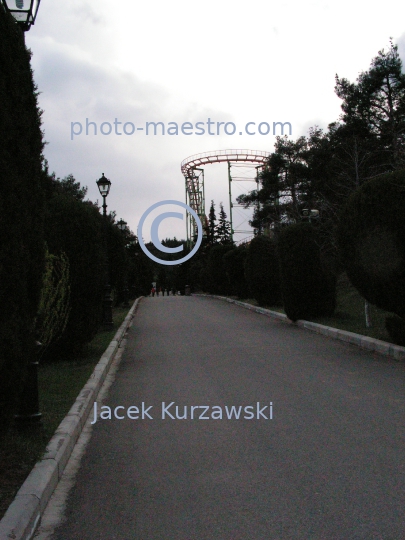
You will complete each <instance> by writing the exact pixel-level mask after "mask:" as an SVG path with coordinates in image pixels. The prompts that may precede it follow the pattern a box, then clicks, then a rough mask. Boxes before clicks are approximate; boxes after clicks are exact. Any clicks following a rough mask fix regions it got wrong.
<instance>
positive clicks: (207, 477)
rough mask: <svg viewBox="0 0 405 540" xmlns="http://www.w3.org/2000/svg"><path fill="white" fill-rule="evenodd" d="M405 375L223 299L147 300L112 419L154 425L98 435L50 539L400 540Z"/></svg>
mask: <svg viewBox="0 0 405 540" xmlns="http://www.w3.org/2000/svg"><path fill="white" fill-rule="evenodd" d="M404 375H405V368H404V365H403V364H401V363H398V362H395V361H393V360H389V359H386V358H384V357H383V356H379V355H373V354H371V353H368V352H365V351H362V350H359V349H357V348H356V347H354V346H352V345H346V344H344V343H341V342H338V341H334V340H332V339H330V338H326V337H323V336H318V335H316V334H313V333H311V332H309V331H306V330H304V329H301V328H298V327H295V326H293V325H288V324H285V323H282V322H276V321H274V320H272V319H270V318H267V317H265V316H262V315H259V314H256V313H251V312H250V311H248V310H245V309H243V308H240V307H238V306H235V305H232V304H228V303H225V302H222V301H219V300H213V299H207V298H199V297H163V298H162V297H159V298H156V297H155V298H146V299H144V300H142V302H141V304H140V306H139V308H138V311H137V314H136V316H135V319H134V324H133V326H132V328H131V329H130V332H129V339H128V345H127V348H126V350H125V352H124V355H123V359H122V363H121V366H120V369H119V371H118V373H117V377H116V380H115V383H114V384H113V386H112V387H111V390H110V393H109V397H108V399H107V400H106V401H105V402H104V406H106V405H107V406H109V407H111V408H112V409H114V408H115V407H117V406H123V407H125V408H127V407H129V406H140V407H141V404H142V402H144V404H145V407H149V406H150V405H152V406H153V408H152V409H149V411H148V413H149V414H150V415H151V416H152V417H153V420H151V419H148V418H145V419H144V420H142V419H139V420H135V419H129V418H126V419H123V420H117V419H112V420H99V421H97V422H96V424H95V425H94V431H93V436H92V439H91V441H90V443H89V445H88V448H87V451H86V454H85V456H84V458H83V461H82V466H81V468H80V471H79V474H78V478H77V483H76V485H75V487H74V488H73V490H72V492H71V495H70V498H69V501H68V508H67V512H66V517H67V520H66V522H65V523H64V524H63V525H62V526H60V527H59V528H58V529H57V531H56V533H55V535H54V537H53V538H55V540H112V539H119V540H277V539H288V540H289V539H300V540H310V539H319V540H335V539H342V540H353V539H365V540H371V539H384V540H401V539H405V518H404V513H405V510H404V509H405V492H404V487H405V478H404V468H405V445H404V439H405V437H404V412H405V410H404V409H405V407H404ZM162 402H165V403H166V405H167V404H168V403H171V402H174V405H172V406H171V408H169V412H171V414H172V416H175V412H176V409H175V405H178V406H179V408H178V415H179V416H182V415H183V413H184V406H187V407H188V410H187V412H188V419H187V420H180V419H177V418H176V417H175V419H171V418H170V417H168V416H166V418H165V419H162V412H161V403H162ZM257 402H259V403H260V407H261V408H262V407H264V406H265V405H267V409H265V410H264V411H263V413H262V415H259V416H260V418H259V419H257V418H256V415H257ZM270 402H272V404H273V410H272V413H273V419H272V420H270V419H269V418H267V419H265V418H263V416H264V415H265V414H266V415H267V416H270V413H269V404H270ZM249 405H251V406H252V407H253V409H247V410H246V411H243V410H242V415H241V416H243V415H245V416H248V417H249V416H251V414H250V413H252V411H254V415H255V418H254V419H243V418H240V419H239V420H236V419H234V418H233V419H232V420H228V419H227V418H226V409H225V406H227V407H228V409H229V407H232V406H243V407H245V406H249ZM101 406H102V404H101V403H100V404H99V412H100V407H101ZM191 406H207V407H209V409H208V410H207V411H206V413H205V414H213V413H214V411H217V415H218V416H219V410H220V409H219V408H218V407H221V409H222V411H223V416H224V417H223V419H222V420H220V419H216V420H214V419H209V420H203V419H193V420H191V419H190V418H189V416H190V407H191ZM215 406H216V407H217V408H215ZM103 410H104V411H107V409H103ZM117 412H118V414H122V412H123V409H119V410H118V411H117ZM135 412H136V411H135V409H132V413H131V412H130V414H133V415H134V414H135ZM197 412H198V415H200V414H201V413H202V414H204V409H194V417H195V416H196V415H197ZM198 415H197V416H198ZM145 416H146V415H145ZM214 416H215V413H214Z"/></svg>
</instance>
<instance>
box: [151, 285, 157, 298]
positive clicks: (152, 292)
mask: <svg viewBox="0 0 405 540" xmlns="http://www.w3.org/2000/svg"><path fill="white" fill-rule="evenodd" d="M150 292H151V294H152V296H155V292H156V291H155V287H152V290H151V291H150Z"/></svg>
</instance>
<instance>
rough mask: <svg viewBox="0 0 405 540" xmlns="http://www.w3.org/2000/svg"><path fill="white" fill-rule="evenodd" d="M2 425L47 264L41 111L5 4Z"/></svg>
mask: <svg viewBox="0 0 405 540" xmlns="http://www.w3.org/2000/svg"><path fill="white" fill-rule="evenodd" d="M0 103H1V106H0V141H1V144H0V190H1V197H0V305H1V310H0V432H2V433H4V432H5V430H4V429H3V427H5V426H6V425H7V424H8V422H9V421H10V419H11V418H12V415H13V413H14V412H15V411H16V409H17V403H18V397H19V395H20V393H21V391H22V388H23V383H24V379H25V376H26V373H27V369H26V368H27V364H28V362H29V361H30V360H31V359H32V358H33V356H34V354H35V335H34V324H35V316H36V313H37V309H38V304H39V298H40V293H41V286H42V274H43V270H44V256H45V246H44V240H43V188H42V182H41V178H42V176H41V167H42V150H43V140H42V133H41V111H40V110H39V109H38V105H37V92H36V87H35V85H34V82H33V77H32V72H31V68H30V54H29V52H28V51H27V49H26V48H25V45H24V40H23V36H22V33H21V30H20V29H19V28H18V27H17V25H16V23H15V21H14V20H13V18H12V17H11V16H10V15H8V14H7V13H5V11H4V8H3V5H2V4H0Z"/></svg>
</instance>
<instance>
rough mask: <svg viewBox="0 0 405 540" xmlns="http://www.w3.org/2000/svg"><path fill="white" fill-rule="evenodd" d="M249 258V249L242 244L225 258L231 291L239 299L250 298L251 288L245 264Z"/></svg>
mask: <svg viewBox="0 0 405 540" xmlns="http://www.w3.org/2000/svg"><path fill="white" fill-rule="evenodd" d="M247 256H248V247H247V245H246V244H242V245H240V246H238V247H235V248H234V249H231V250H230V251H227V252H226V253H225V255H224V257H223V262H224V268H225V272H226V275H227V278H228V283H229V291H230V293H231V294H232V295H236V296H238V297H239V298H247V297H248V296H249V287H248V283H247V280H246V277H245V264H246V258H247Z"/></svg>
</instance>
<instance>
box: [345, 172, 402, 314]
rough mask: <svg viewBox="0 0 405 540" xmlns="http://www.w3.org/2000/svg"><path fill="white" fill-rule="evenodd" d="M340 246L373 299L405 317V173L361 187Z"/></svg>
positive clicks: (349, 267)
mask: <svg viewBox="0 0 405 540" xmlns="http://www.w3.org/2000/svg"><path fill="white" fill-rule="evenodd" d="M339 245H340V248H341V253H342V259H343V264H344V266H345V268H346V271H347V274H348V276H349V278H350V280H351V282H352V283H353V285H354V286H355V287H356V288H357V289H358V290H359V291H360V293H361V294H362V296H363V297H364V298H366V299H367V300H368V301H369V302H370V303H372V304H375V305H376V306H378V307H380V308H382V309H384V310H386V311H391V312H393V313H395V314H397V315H398V316H400V317H405V171H404V170H402V171H395V172H392V173H387V174H386V175H382V176H380V177H378V178H374V179H373V180H370V181H368V182H366V183H365V184H364V185H363V186H361V187H360V188H359V189H358V190H357V191H356V192H355V193H353V195H352V196H351V197H350V198H349V200H348V202H347V204H346V206H345V208H344V210H343V212H342V216H341V221H340V227H339Z"/></svg>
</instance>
